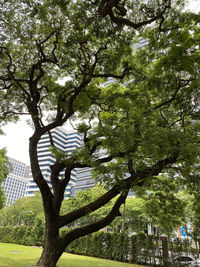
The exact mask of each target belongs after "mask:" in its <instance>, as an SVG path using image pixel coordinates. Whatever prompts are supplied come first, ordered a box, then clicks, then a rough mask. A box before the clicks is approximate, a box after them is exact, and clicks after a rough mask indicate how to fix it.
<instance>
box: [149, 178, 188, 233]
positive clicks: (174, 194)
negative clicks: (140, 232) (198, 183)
mask: <svg viewBox="0 0 200 267" xmlns="http://www.w3.org/2000/svg"><path fill="white" fill-rule="evenodd" d="M150 188H151V189H150V191H149V192H148V193H147V194H146V195H145V197H144V214H145V215H146V217H147V218H148V220H149V223H152V225H153V226H156V227H157V228H158V231H159V232H160V233H164V234H168V235H169V236H170V235H171V234H172V232H173V231H174V230H176V229H178V227H179V226H181V225H184V224H185V221H186V214H185V209H186V206H187V202H186V200H185V199H184V198H183V197H182V195H181V194H180V193H179V186H178V184H177V181H176V180H173V179H172V178H170V177H167V176H159V177H157V178H156V179H155V181H154V182H152V184H151V187H150Z"/></svg>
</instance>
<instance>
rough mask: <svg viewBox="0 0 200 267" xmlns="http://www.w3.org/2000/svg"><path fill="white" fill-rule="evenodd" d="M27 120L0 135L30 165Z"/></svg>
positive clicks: (199, 3) (198, 3)
mask: <svg viewBox="0 0 200 267" xmlns="http://www.w3.org/2000/svg"><path fill="white" fill-rule="evenodd" d="M189 8H190V9H191V10H192V11H194V12H195V11H198V10H200V0H193V1H190V4H189ZM26 121H27V117H23V118H22V119H21V121H19V122H17V123H15V124H14V123H8V124H7V125H6V126H4V127H2V130H3V131H4V133H5V135H1V136H0V148H3V147H6V149H7V155H8V156H9V157H11V158H14V159H17V160H19V161H22V162H24V163H26V164H27V165H30V163H29V153H28V143H29V138H30V137H31V135H32V133H33V131H32V129H31V127H30V126H28V124H27V122H26Z"/></svg>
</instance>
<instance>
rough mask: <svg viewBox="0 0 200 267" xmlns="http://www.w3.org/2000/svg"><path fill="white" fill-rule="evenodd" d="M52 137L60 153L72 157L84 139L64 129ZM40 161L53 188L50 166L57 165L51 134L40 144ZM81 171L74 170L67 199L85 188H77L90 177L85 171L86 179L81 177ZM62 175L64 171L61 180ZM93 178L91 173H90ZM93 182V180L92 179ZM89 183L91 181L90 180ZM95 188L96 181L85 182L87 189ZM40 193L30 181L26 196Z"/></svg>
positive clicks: (58, 129)
mask: <svg viewBox="0 0 200 267" xmlns="http://www.w3.org/2000/svg"><path fill="white" fill-rule="evenodd" d="M51 137H52V139H53V143H54V145H55V146H56V147H57V148H58V150H59V151H61V152H64V153H67V154H68V155H70V154H71V153H72V152H73V151H74V150H75V149H76V148H78V147H80V146H81V145H82V137H81V135H80V134H78V133H77V132H67V131H66V130H65V129H64V128H62V127H58V128H55V129H53V130H52V131H51ZM38 160H39V165H40V168H41V171H42V174H43V176H44V178H45V180H46V181H47V183H48V184H49V186H50V187H51V182H50V174H51V170H50V166H51V165H52V164H53V163H55V157H54V155H53V153H52V151H51V143H50V137H49V134H48V133H46V134H44V135H43V136H42V137H41V139H40V141H39V144H38ZM80 173H81V171H80V169H74V170H73V171H72V173H71V179H70V182H69V184H68V185H67V188H66V191H65V198H67V197H69V196H73V195H74V194H75V193H76V192H77V191H78V190H80V189H82V188H83V187H81V188H80V187H79V186H78V187H76V185H77V183H79V180H80V179H85V180H88V179H90V178H91V177H89V174H88V170H86V169H85V171H84V170H83V173H85V178H84V177H82V176H81V175H80ZM62 175H64V171H63V172H62V173H61V174H60V178H61V179H62ZM82 175H83V174H82ZM83 176H84V175H83ZM90 176H91V173H90ZM90 180H91V179H90ZM88 181H89V180H88ZM93 186H94V181H93V182H92V183H88V182H85V187H84V189H86V188H91V187H93ZM38 191H39V188H38V187H37V185H36V184H35V183H34V181H33V179H30V180H29V182H28V186H27V191H26V196H33V195H34V194H35V193H36V192H38Z"/></svg>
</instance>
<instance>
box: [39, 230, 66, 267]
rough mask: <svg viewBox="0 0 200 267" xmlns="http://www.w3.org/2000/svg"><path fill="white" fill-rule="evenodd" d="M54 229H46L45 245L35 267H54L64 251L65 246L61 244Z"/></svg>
mask: <svg viewBox="0 0 200 267" xmlns="http://www.w3.org/2000/svg"><path fill="white" fill-rule="evenodd" d="M53 228H54V227H52V226H51V227H49V229H48V227H47V228H46V235H45V244H44V248H43V251H42V254H41V256H40V259H39V261H38V262H37V266H40V267H56V264H57V262H58V260H59V258H60V257H61V255H62V253H63V252H64V250H65V246H64V245H63V244H62V243H61V239H60V238H59V232H58V230H57V229H53Z"/></svg>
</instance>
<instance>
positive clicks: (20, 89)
mask: <svg viewBox="0 0 200 267" xmlns="http://www.w3.org/2000/svg"><path fill="white" fill-rule="evenodd" d="M178 5H179V6H178ZM178 7H179V9H178ZM182 8H183V1H180V0H173V1H170V0H159V1H158V0H154V1H135V0H134V1H132V0H131V1H129V0H127V1H118V0H117V1H113V0H106V1H105V0H103V1H98V0H97V1H90V0H86V1H82V0H76V1H69V0H62V1H51V0H45V1H43V0H41V1H25V0H23V1H20V2H19V1H16V0H11V1H3V2H2V3H1V4H0V11H1V22H0V32H1V35H0V55H1V65H0V88H1V90H0V92H1V94H0V119H1V121H4V120H8V119H10V120H11V119H13V120H15V119H16V116H20V115H24V114H28V115H30V117H31V122H32V124H33V128H34V133H33V135H32V137H31V138H30V143H29V153H30V162H31V169H32V174H33V179H34V181H35V183H36V184H37V186H38V187H39V189H40V191H41V195H42V201H43V207H44V213H45V224H46V226H45V229H46V231H45V243H44V249H43V252H42V255H41V258H40V259H39V261H38V263H37V265H38V266H45V267H47V266H48V267H55V266H56V263H57V261H58V259H59V258H60V256H61V255H62V253H63V251H64V250H65V248H66V246H67V245H68V244H70V243H71V242H72V241H73V240H75V239H77V238H79V237H81V236H85V235H87V234H89V233H92V232H95V231H97V230H99V229H102V228H104V227H105V226H107V225H108V224H110V223H111V222H112V221H113V220H114V218H115V217H117V216H119V215H120V206H121V205H122V204H123V203H124V202H125V200H126V197H127V195H128V191H129V190H130V189H131V188H132V190H138V188H140V187H143V186H144V185H145V184H146V183H148V182H151V180H152V179H153V177H154V176H158V175H159V174H160V173H161V172H167V171H168V170H169V168H170V167H173V166H174V165H176V163H178V164H181V162H185V161H188V157H190V161H193V162H194V161H195V160H196V158H197V144H198V143H197V141H196V140H197V136H198V134H197V133H198V130H199V124H198V121H196V122H193V121H192V115H191V111H192V110H193V108H194V101H193V99H194V97H195V99H197V97H196V95H197V94H196V91H195V88H197V84H198V83H197V81H198V77H197V76H198V75H197V74H198V73H199V65H198V64H199V63H198V62H199V61H198V58H199V57H196V58H195V59H192V55H191V54H192V53H193V52H192V50H194V51H195V55H196V56H198V49H197V46H194V45H193V42H192V41H190V39H191V40H192V38H193V30H194V31H195V30H196V29H195V26H194V25H196V24H197V23H194V20H195V22H197V21H198V16H196V17H195V15H193V14H189V13H184V14H181V13H180V12H179V10H180V9H182ZM192 27H193V28H192ZM136 31H137V33H136ZM196 31H197V30H196ZM185 36H186V37H187V39H186V40H185ZM138 38H143V39H144V38H145V39H146V40H147V44H146V48H145V47H144V48H143V49H138V50H137V51H135V49H134V47H133V45H134V44H137V42H138ZM196 39H198V36H196ZM185 47H186V48H187V49H185ZM185 50H186V51H187V55H186V57H184V56H183V51H185ZM184 60H185V61H184ZM189 62H190V64H188V63H189ZM183 63H184V64H183ZM64 78H65V82H64V81H63V83H62V84H61V83H59V80H62V79H64ZM108 78H111V79H113V83H112V84H111V85H109V86H107V87H105V86H103V84H105V83H106V82H107V81H108ZM195 103H196V102H195ZM195 108H196V109H197V108H198V106H195ZM77 118H79V121H80V120H81V123H77V124H79V125H77V129H78V131H79V132H80V133H81V134H82V135H83V143H84V144H83V146H82V147H81V148H79V149H77V150H76V151H75V152H74V153H72V155H68V154H67V153H61V152H59V151H58V150H57V149H56V145H55V144H54V142H53V138H52V136H51V130H52V129H54V128H56V127H58V126H62V125H65V124H66V123H67V122H69V121H71V122H72V121H75V120H76V119H77ZM75 124H76V123H75ZM45 133H48V134H49V137H50V141H51V145H52V151H53V152H54V154H55V157H56V162H55V163H54V164H53V165H52V166H51V175H50V180H51V184H52V190H51V189H50V187H49V185H48V183H47V182H46V180H45V177H44V176H43V174H42V172H41V169H40V166H39V162H38V157H37V145H38V142H39V140H40V138H41V136H42V135H43V134H45ZM103 152H104V154H103ZM100 155H101V156H100ZM85 167H90V168H93V170H94V173H95V175H96V179H97V180H98V181H99V182H100V183H104V184H105V186H106V187H107V188H109V190H108V192H106V193H104V194H103V195H102V196H100V197H99V198H97V199H96V200H94V201H92V202H91V203H89V204H86V205H85V204H84V203H83V205H82V207H81V208H77V209H75V210H73V211H71V212H69V213H68V214H65V215H61V214H60V209H61V204H62V201H63V199H64V192H65V188H66V186H67V184H68V183H69V180H70V174H71V171H72V170H73V169H76V168H85ZM63 170H64V171H65V177H64V178H63V179H60V178H59V173H60V172H61V171H63ZM115 197H116V200H115V201H114V204H113V206H112V208H111V209H110V211H109V212H108V214H107V215H106V216H104V217H103V218H102V219H99V220H98V219H97V220H96V221H95V222H91V223H89V224H86V225H84V226H80V227H79V226H77V227H76V228H74V229H72V230H71V231H69V232H67V233H66V234H65V235H64V236H60V235H59V229H60V228H62V227H64V226H66V225H68V224H71V223H72V222H74V221H76V220H77V219H79V218H82V217H84V216H85V215H87V214H88V213H91V212H94V211H96V210H97V209H99V208H100V207H102V206H104V205H106V204H107V203H108V202H109V201H110V200H112V199H113V198H115Z"/></svg>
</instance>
